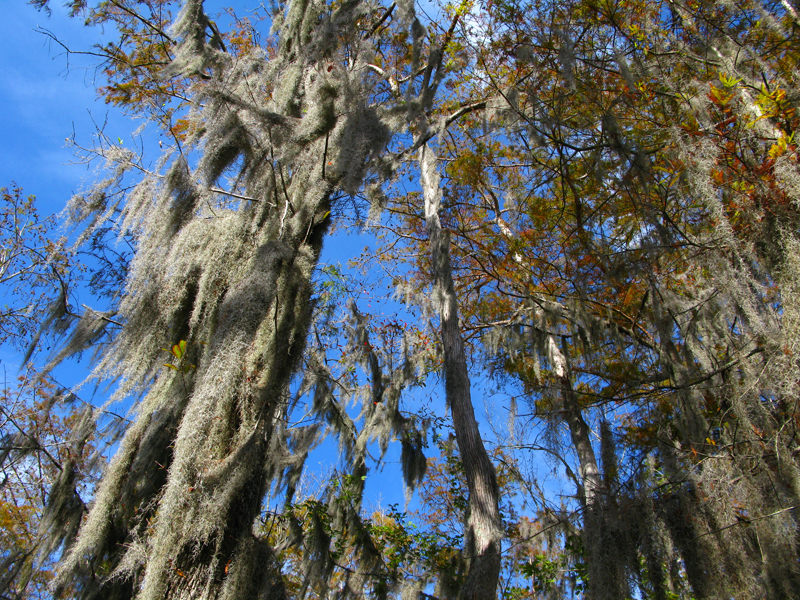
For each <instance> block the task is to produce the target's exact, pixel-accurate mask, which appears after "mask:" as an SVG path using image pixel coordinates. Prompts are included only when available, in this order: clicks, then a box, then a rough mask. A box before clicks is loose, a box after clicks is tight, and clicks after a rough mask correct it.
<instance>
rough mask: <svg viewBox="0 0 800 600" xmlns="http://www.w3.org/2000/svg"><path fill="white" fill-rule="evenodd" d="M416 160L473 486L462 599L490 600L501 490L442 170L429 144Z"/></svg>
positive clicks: (454, 400) (450, 377)
mask: <svg viewBox="0 0 800 600" xmlns="http://www.w3.org/2000/svg"><path fill="white" fill-rule="evenodd" d="M418 161H419V166H420V181H421V184H422V191H423V196H424V199H425V220H426V225H427V230H428V237H429V239H430V245H431V263H432V265H433V282H434V284H433V294H434V303H435V305H436V307H437V308H438V311H439V318H440V319H441V327H442V347H443V348H444V380H445V393H446V397H447V402H448V404H449V406H450V410H451V411H452V414H453V427H454V429H455V433H456V441H457V443H458V450H459V453H460V454H461V460H462V461H463V464H464V471H465V473H466V476H467V486H468V488H469V517H468V521H467V543H466V551H467V555H468V559H469V570H468V572H467V578H466V580H465V582H464V585H463V587H462V589H461V591H460V594H459V598H461V599H463V600H487V599H490V598H495V597H496V596H497V582H498V578H499V576H500V549H501V548H500V545H501V539H502V536H503V528H502V521H501V519H500V509H499V496H500V492H499V488H498V486H497V476H496V473H495V469H494V465H493V464H492V461H491V459H490V458H489V454H488V453H487V452H486V448H485V447H484V445H483V440H482V439H481V436H480V432H479V431H478V423H477V421H476V420H475V409H474V407H473V405H472V397H471V394H470V380H469V373H468V372H467V359H466V355H465V353H464V340H463V339H462V336H461V328H460V326H459V323H458V302H457V298H456V294H455V288H454V286H453V273H452V267H451V265H450V238H449V236H448V235H447V233H446V232H444V231H443V230H442V225H441V222H440V221H439V210H440V206H441V201H442V190H441V189H440V187H439V181H440V178H439V172H438V170H437V168H436V155H435V153H434V152H433V150H432V149H431V148H430V146H429V145H428V144H424V145H422V146H421V147H420V149H419V155H418Z"/></svg>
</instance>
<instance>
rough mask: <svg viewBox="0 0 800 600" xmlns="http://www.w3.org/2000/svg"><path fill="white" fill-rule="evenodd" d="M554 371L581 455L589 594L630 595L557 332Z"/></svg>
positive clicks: (599, 597) (601, 598) (551, 346)
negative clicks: (558, 343) (557, 343)
mask: <svg viewBox="0 0 800 600" xmlns="http://www.w3.org/2000/svg"><path fill="white" fill-rule="evenodd" d="M547 345H548V354H549V356H550V360H551V362H552V365H553V371H554V373H555V375H556V377H557V378H558V380H559V382H560V385H561V395H562V401H563V408H564V419H565V421H566V422H567V426H568V427H569V433H570V437H571V438H572V447H573V449H574V450H575V453H576V454H577V455H578V472H579V474H580V481H581V489H579V490H578V497H579V499H580V502H581V507H582V508H583V532H584V536H583V537H584V548H585V551H586V556H585V559H586V562H587V566H588V568H589V571H588V575H589V597H590V598H592V599H593V600H605V599H606V598H627V597H628V596H629V595H630V590H629V589H628V583H627V579H626V574H625V561H626V552H625V548H623V547H620V544H619V542H620V540H618V539H616V537H615V535H614V528H613V527H611V525H612V523H610V522H609V513H608V512H607V510H608V509H609V508H610V507H609V506H608V504H607V502H606V500H607V498H606V496H607V494H606V495H605V496H604V495H601V494H600V491H601V486H602V481H601V477H600V469H599V467H598V464H597V456H596V454H595V452H594V448H593V447H592V441H591V437H590V434H591V429H589V425H588V424H587V423H586V420H585V419H584V418H583V414H582V411H581V407H580V403H579V402H578V398H577V396H576V395H575V390H574V389H573V386H572V373H571V369H570V365H569V357H568V355H567V346H566V343H563V342H562V344H561V348H559V347H558V346H557V345H556V342H555V340H554V339H553V336H550V337H548V338H547Z"/></svg>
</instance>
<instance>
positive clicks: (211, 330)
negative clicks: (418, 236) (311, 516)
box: [55, 1, 497, 598]
mask: <svg viewBox="0 0 800 600" xmlns="http://www.w3.org/2000/svg"><path fill="white" fill-rule="evenodd" d="M74 6H75V9H76V10H79V9H84V8H85V7H86V5H85V4H84V3H76V4H75V5H74ZM164 7H165V5H164V3H146V5H145V9H146V10H147V11H150V13H151V15H153V14H155V13H158V14H159V19H161V20H155V19H151V18H148V17H147V16H143V14H141V13H139V12H137V10H136V7H134V6H129V5H128V4H126V3H121V2H111V3H104V4H102V5H99V6H98V7H97V8H96V9H93V10H92V11H91V12H90V16H91V18H92V19H93V20H95V21H98V22H113V23H118V22H120V21H122V24H123V26H122V28H121V31H123V32H124V34H123V36H122V40H123V42H121V43H120V44H119V45H115V46H110V47H108V48H106V49H104V50H103V52H104V54H105V55H106V56H107V58H108V64H109V70H108V71H107V74H108V76H109V77H110V78H111V81H112V83H111V85H110V86H108V87H107V88H106V93H107V94H108V96H107V97H108V98H109V99H110V100H112V101H114V102H119V103H122V104H124V105H125V106H128V105H129V103H131V102H136V101H138V100H140V99H145V100H146V101H147V102H145V104H146V105H147V106H148V107H151V108H152V107H153V106H158V104H159V101H160V100H161V99H167V101H168V102H169V101H170V99H173V100H172V101H173V102H177V107H178V108H177V109H178V110H179V109H180V108H181V107H186V106H191V107H192V112H190V113H189V114H188V115H187V117H186V119H187V120H186V121H184V123H185V125H184V126H183V127H184V128H183V129H179V130H176V127H177V125H175V126H172V125H170V123H171V121H170V118H168V117H164V118H163V119H161V120H159V124H160V125H161V126H163V127H167V128H169V131H170V132H171V134H172V135H173V138H174V142H175V145H174V147H173V149H172V155H171V156H169V155H168V156H167V157H166V158H165V159H164V163H163V164H164V170H163V174H162V173H161V172H160V171H159V172H153V171H149V170H147V169H145V168H144V166H143V165H141V163H139V162H138V161H137V158H136V156H135V155H134V154H133V153H131V152H129V151H127V150H124V149H123V148H122V147H121V146H119V145H114V144H111V145H110V146H109V145H107V140H105V139H101V146H100V147H99V148H98V149H97V151H98V153H99V154H102V156H103V157H105V158H106V159H107V160H108V161H109V166H111V167H113V172H112V175H111V177H110V178H109V179H107V180H105V181H103V182H101V184H99V185H98V187H97V188H96V189H95V190H93V191H92V192H91V193H89V194H87V195H84V196H79V197H76V198H74V199H73V200H72V202H71V204H70V209H69V210H70V212H71V214H72V215H73V220H74V221H76V222H81V221H83V222H88V229H87V234H86V235H91V233H92V232H93V231H96V230H97V229H98V228H100V227H103V226H104V225H105V223H106V221H107V219H109V217H111V216H117V217H118V219H119V223H120V224H119V231H120V232H121V233H123V234H125V233H127V232H135V244H136V248H137V250H136V255H135V256H134V258H133V261H132V263H131V267H130V274H129V275H128V278H127V281H126V294H125V295H124V296H122V297H121V300H120V303H119V306H118V308H117V309H115V312H116V313H117V314H115V315H114V320H113V321H112V320H111V318H110V315H109V314H107V313H96V312H87V313H86V315H85V316H84V318H83V319H82V320H81V322H80V323H78V324H77V325H76V327H75V330H74V332H73V335H72V337H71V339H70V340H69V342H68V343H67V345H66V347H65V348H64V350H62V351H61V352H60V353H59V354H58V355H57V356H56V359H55V360H58V359H60V358H61V357H63V356H66V355H68V354H69V353H70V352H72V351H76V350H79V349H81V348H82V347H84V346H85V344H86V343H89V342H90V341H91V340H92V339H95V338H96V337H97V336H98V335H99V334H100V333H101V332H102V331H104V330H105V329H106V328H107V327H108V325H109V324H113V325H115V326H117V327H119V330H118V332H117V333H116V335H115V338H114V340H113V342H112V344H111V346H110V348H109V349H108V350H107V351H106V352H105V353H104V355H103V357H102V358H101V359H100V361H99V364H98V366H97V368H96V373H98V374H100V375H101V376H102V377H103V378H110V379H114V378H118V379H120V380H121V382H122V383H121V386H120V391H119V393H120V394H125V393H128V392H130V391H134V390H141V391H143V392H145V395H144V399H143V400H142V402H141V403H140V405H139V408H138V418H137V421H136V423H135V424H134V425H133V426H132V427H131V428H130V429H129V431H128V432H127V434H126V437H125V439H124V441H123V443H122V447H121V449H120V451H119V453H118V454H117V456H116V457H115V459H114V461H113V462H112V464H111V466H110V468H109V471H108V473H107V475H106V477H105V478H104V480H103V482H102V484H101V486H100V487H99V488H98V491H97V495H96V498H95V503H94V505H93V508H92V510H91V512H90V514H89V516H88V519H87V521H86V523H85V524H84V525H83V527H82V529H81V534H80V536H79V537H78V540H77V541H76V543H75V544H74V545H73V546H72V547H71V548H69V549H68V553H67V555H66V557H65V558H64V560H63V561H62V567H61V570H60V574H59V577H58V578H57V580H56V583H55V589H56V592H57V593H64V592H65V590H66V586H67V585H70V586H74V587H75V588H76V593H77V594H78V595H80V596H82V597H94V596H96V595H101V596H103V597H108V598H124V597H130V596H133V595H135V596H136V597H141V598H156V597H162V596H163V595H165V594H168V595H170V597H173V596H174V597H193V598H194V597H198V598H199V597H225V596H233V595H235V596H237V597H238V596H240V595H242V594H245V595H247V594H259V595H267V596H270V597H272V596H274V597H283V596H285V594H286V591H285V589H284V585H283V582H282V578H281V576H280V567H279V566H278V564H277V563H276V561H275V553H274V550H273V548H271V546H270V544H269V542H268V540H267V539H264V538H261V537H256V536H254V535H253V533H252V525H253V522H254V520H255V519H256V517H257V516H258V515H259V513H260V509H261V502H262V499H263V498H264V496H265V494H266V493H267V491H268V490H269V489H270V488H272V487H273V486H276V487H277V488H278V490H279V491H282V490H284V489H285V490H286V492H287V494H288V496H287V498H286V501H287V503H288V502H291V490H292V487H291V485H289V486H288V487H286V488H283V487H282V485H283V484H284V483H286V482H287V480H288V479H290V478H291V476H292V475H291V474H292V473H294V472H296V470H297V469H298V467H299V465H298V464H295V463H296V462H297V456H298V455H299V456H302V455H303V454H304V453H305V452H306V450H307V448H308V447H309V446H310V445H311V444H312V443H313V442H314V440H315V439H316V437H315V435H314V429H313V428H311V429H309V428H302V429H300V430H298V431H296V432H294V431H290V430H289V429H288V426H287V421H288V416H289V413H290V411H291V408H292V403H291V398H290V396H289V386H290V382H291V380H292V377H293V376H294V375H295V373H296V372H297V370H298V368H299V367H300V365H301V359H302V357H303V352H304V348H305V344H306V338H307V335H308V331H309V327H310V324H311V320H312V314H313V312H312V308H313V307H312V304H311V295H312V291H313V285H312V275H313V273H314V269H315V267H316V262H317V260H318V257H319V252H320V249H321V247H322V242H323V239H324V233H325V231H326V230H327V228H328V226H329V223H330V222H331V220H332V218H333V215H335V213H336V212H338V211H340V210H342V208H343V204H344V202H345V201H346V198H347V196H353V195H355V194H356V193H357V192H358V191H359V190H360V189H362V187H363V186H365V185H367V187H369V184H370V182H378V183H379V182H381V181H382V180H383V179H385V178H386V177H387V175H388V174H390V173H391V169H392V166H393V159H392V157H391V156H388V157H387V155H386V152H385V149H386V147H387V145H388V144H389V142H390V141H391V140H392V136H393V135H394V134H395V133H396V132H398V131H400V130H401V129H403V128H404V127H405V124H406V123H407V122H409V121H412V120H413V119H415V118H416V116H417V115H418V113H419V111H420V110H426V107H427V105H428V104H429V103H430V101H431V97H432V96H433V94H434V93H435V86H431V85H430V83H431V79H430V78H431V75H432V74H433V81H434V82H435V81H436V80H437V79H438V77H439V69H440V64H439V62H440V60H439V59H437V58H436V55H435V54H434V55H432V58H431V59H430V60H429V61H428V64H427V66H426V68H425V74H424V76H423V75H422V74H415V71H416V70H417V69H418V68H419V60H420V58H419V56H420V51H421V49H422V48H423V46H424V42H425V37H424V28H422V27H421V25H420V23H419V21H418V20H417V19H416V17H414V14H413V8H412V7H411V6H406V5H404V6H401V7H399V8H397V10H398V12H399V13H400V15H399V18H398V19H397V23H396V26H397V27H399V28H400V33H399V35H403V36H404V35H405V33H404V29H405V28H406V27H407V26H408V25H411V32H412V35H411V38H412V39H411V42H410V43H409V44H407V48H406V50H405V52H406V53H408V54H410V55H412V56H413V58H412V60H411V61H404V62H403V64H401V65H399V66H400V68H402V69H406V70H408V71H409V72H410V73H411V75H410V78H409V79H410V80H411V81H412V83H413V81H414V80H416V79H417V78H421V79H422V80H423V83H422V85H421V86H420V88H419V90H414V89H413V87H414V86H413V84H410V85H409V91H408V93H407V94H406V96H407V97H410V96H411V95H412V94H413V95H415V96H416V99H415V100H413V101H402V100H401V101H399V102H388V101H386V99H385V94H384V90H383V89H382V88H381V86H380V85H379V84H380V83H382V80H381V79H378V78H376V76H375V72H376V67H375V65H372V64H371V63H369V60H371V57H372V55H373V53H374V45H375V42H374V41H373V39H372V36H373V34H374V33H375V32H376V31H377V29H378V28H380V27H382V26H384V25H383V24H384V22H385V21H386V20H387V19H388V17H389V16H390V15H391V13H392V12H393V11H394V10H395V8H396V7H395V5H392V6H391V7H389V8H388V9H386V8H382V7H380V6H378V5H371V4H367V3H347V4H343V5H341V6H340V5H336V4H334V5H331V6H328V5H325V4H321V3H303V2H297V3H292V4H289V5H287V6H281V7H280V9H279V10H278V11H276V12H275V13H274V14H273V15H272V19H273V27H274V29H275V31H276V32H277V33H276V36H275V39H274V45H273V42H272V41H271V42H270V43H269V44H267V46H266V48H261V47H258V46H255V45H253V46H251V47H247V48H245V49H244V50H242V49H241V48H238V49H234V50H233V51H230V52H229V51H228V49H227V47H226V41H225V40H224V39H223V37H222V35H221V34H220V33H219V31H218V30H217V28H216V26H215V25H214V23H213V22H212V21H211V20H210V19H209V18H208V17H207V16H206V15H205V14H204V13H203V10H202V3H201V2H199V1H190V2H187V3H186V4H185V5H184V7H183V8H182V10H181V12H180V14H179V15H178V18H177V21H176V24H175V25H174V26H173V28H172V29H171V30H170V31H171V32H170V33H169V34H167V33H165V31H164V27H163V25H162V23H163V17H162V13H161V12H160V11H161V9H162V8H164ZM137 21H138V23H137ZM392 25H393V26H395V23H392ZM239 50H242V51H241V52H240V51H239ZM268 57H269V60H267V58H268ZM145 59H146V60H145ZM142 61H144V62H142ZM378 71H380V68H378ZM175 77H177V78H178V80H177V83H175V85H172V83H170V85H169V86H166V87H165V85H164V82H165V81H169V82H173V81H174V79H171V78H175ZM167 88H168V89H167ZM175 98H177V100H174V99H175ZM409 99H410V98H409ZM398 100H400V99H398ZM140 110H141V109H140ZM149 110H150V108H146V109H145V113H146V114H148V115H149V116H151V117H152V116H153V115H152V114H150V113H148V111H149ZM159 114H160V113H159ZM159 118H160V117H159ZM184 132H185V133H184ZM194 150H197V151H199V152H200V157H199V161H198V163H197V164H196V165H194V164H192V163H191V161H190V158H189V157H190V152H192V151H194ZM137 170H138V171H139V172H140V174H141V176H142V179H141V181H140V182H139V183H137V184H135V187H134V188H133V189H132V190H131V191H127V190H130V189H131V188H130V187H128V186H127V179H126V177H129V175H128V173H129V172H131V171H137ZM225 179H227V181H224V180H225ZM154 199H155V200H154ZM164 249H168V250H167V252H166V254H165V253H164ZM201 249H202V251H201ZM355 318H356V320H357V318H358V317H357V315H356V317H355ZM355 331H356V333H358V331H359V329H358V326H356V328H355ZM359 335H360V334H359ZM164 346H166V348H167V349H168V351H169V352H170V354H171V355H172V357H173V359H174V360H173V361H172V362H170V363H169V364H168V365H167V366H168V367H169V369H168V370H165V369H164V368H163V367H162V365H163V360H164V358H163V357H164V355H163V350H162V348H164ZM364 358H365V359H366V360H367V361H368V362H369V363H372V362H374V356H372V355H371V354H370V353H369V352H367V353H366V355H364ZM370 368H371V369H372V370H373V371H375V367H373V366H371V367H370ZM448 379H450V378H448ZM379 381H380V380H379V378H378V377H375V379H374V380H373V385H374V386H375V387H376V388H377V389H376V394H379V397H381V396H382V395H384V394H387V393H388V388H386V389H384V387H383V386H380V385H379ZM316 385H317V388H321V387H322V383H321V382H317V383H316ZM324 395H325V394H324V392H322V393H321V396H323V397H324ZM395 402H396V399H395ZM387 404H388V403H387ZM318 408H319V410H321V411H323V412H322V413H321V414H319V415H318V417H319V418H320V419H323V420H324V419H325V418H326V414H328V415H329V413H327V412H326V411H327V408H328V407H327V405H326V404H325V403H322V404H321V405H320V406H319V407H318ZM466 408H467V409H468V410H471V406H469V404H467V405H466ZM403 423H404V421H403V420H398V421H396V424H397V426H398V427H401V428H402V426H403ZM367 435H368V436H371V435H372V433H371V432H368V433H367ZM473 437H475V436H474V435H473ZM357 442H358V440H357ZM472 443H473V444H475V443H478V444H480V439H479V438H477V439H474V440H473V442H472ZM418 445H419V444H418V443H416V442H415V443H412V444H409V447H410V448H414V447H417V446H418ZM361 446H363V443H362V442H358V443H357V444H356V448H357V449H358V452H356V453H355V454H354V456H353V460H354V464H353V465H352V468H353V471H354V475H356V476H357V475H360V474H361V473H363V472H364V468H365V467H364V465H363V452H364V448H363V447H361ZM408 464H409V465H412V464H413V461H411V462H409V463H408ZM482 468H484V469H486V468H488V469H490V470H491V463H486V464H484V465H483V467H482ZM409 476H410V477H411V478H412V480H413V476H414V472H413V471H411V473H410V474H409ZM172 514H181V515H182V519H181V521H180V522H179V523H175V522H174V521H172V520H171V519H169V518H168V515H172ZM478 537H479V538H480V535H479V536H478ZM478 550H479V555H482V554H483V553H484V549H483V548H482V547H481V548H479V549H478ZM496 553H497V551H496V550H494V549H492V550H491V551H490V553H489V554H494V555H496ZM317 554H320V552H317ZM321 555H323V558H324V557H325V556H326V555H327V551H324V552H321ZM493 560H496V557H495V558H493ZM264 564H268V565H271V567H270V568H268V569H264V568H263V565H264ZM476 564H478V562H476ZM477 571H478V570H477V569H476V572H477ZM472 577H473V580H474V582H475V584H473V585H478V584H480V585H484V584H486V585H489V586H490V587H489V589H493V587H494V586H493V584H492V582H491V580H492V577H493V578H494V579H495V580H496V573H495V574H494V575H491V574H490V576H489V578H487V579H481V578H478V577H476V576H475V575H473V576H472ZM375 593H376V594H379V595H381V594H385V591H383V592H379V591H376V592H375ZM469 596H470V597H472V596H474V593H472V592H470V593H469Z"/></svg>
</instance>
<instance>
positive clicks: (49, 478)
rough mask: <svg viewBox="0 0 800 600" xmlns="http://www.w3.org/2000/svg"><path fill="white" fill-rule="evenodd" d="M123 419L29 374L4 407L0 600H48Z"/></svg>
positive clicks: (5, 392)
mask: <svg viewBox="0 0 800 600" xmlns="http://www.w3.org/2000/svg"><path fill="white" fill-rule="evenodd" d="M123 425H124V419H122V418H121V417H119V416H117V415H113V414H111V413H108V412H106V411H102V410H95V409H93V408H92V406H91V405H89V404H87V403H85V402H82V401H81V400H80V399H79V398H78V397H77V396H75V394H73V393H71V392H69V391H68V390H65V389H64V388H63V387H61V386H58V385H56V384H55V383H54V382H52V381H50V380H46V379H42V378H40V377H39V376H38V374H37V373H36V372H34V371H33V370H32V369H30V368H27V369H26V370H25V371H24V372H23V373H22V374H21V375H20V376H19V377H18V378H17V381H16V385H15V386H13V387H12V386H9V385H8V383H7V382H4V385H3V389H2V406H0V473H1V474H2V482H1V483H0V521H1V522H2V524H3V527H2V535H0V560H1V561H2V562H0V565H2V569H1V570H0V595H2V597H3V598H48V597H50V595H49V591H48V585H49V583H50V582H51V581H52V579H53V577H54V574H55V569H56V565H57V558H58V557H57V553H58V549H59V546H61V544H63V543H67V544H69V543H70V542H71V540H73V539H74V537H75V534H76V533H77V530H78V527H79V525H80V522H81V519H82V518H83V516H85V513H86V510H87V509H86V501H87V499H88V498H89V496H90V495H91V491H92V489H93V487H94V486H95V485H96V484H97V481H98V480H99V478H100V474H101V473H102V470H103V467H104V466H105V462H106V461H105V456H106V455H107V452H108V449H109V447H110V446H112V445H113V444H114V443H115V442H116V441H117V440H118V439H119V431H120V430H121V428H122V426H123Z"/></svg>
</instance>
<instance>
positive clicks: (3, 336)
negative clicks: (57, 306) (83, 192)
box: [0, 184, 78, 347]
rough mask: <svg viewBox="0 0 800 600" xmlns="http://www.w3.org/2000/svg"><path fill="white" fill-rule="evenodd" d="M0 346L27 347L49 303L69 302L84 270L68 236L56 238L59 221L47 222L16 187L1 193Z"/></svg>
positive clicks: (33, 199) (2, 190)
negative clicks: (80, 269)
mask: <svg viewBox="0 0 800 600" xmlns="http://www.w3.org/2000/svg"><path fill="white" fill-rule="evenodd" d="M0 194H2V207H0V240H2V251H0V289H2V290H3V296H4V298H5V300H6V302H10V304H6V305H5V306H4V307H3V308H2V309H0V343H7V342H11V343H14V344H15V345H17V346H18V347H25V346H26V345H27V344H28V343H29V342H30V339H31V337H32V336H33V335H34V334H35V333H36V331H37V330H38V329H39V326H40V323H41V321H42V320H43V319H44V315H46V314H47V308H48V304H51V303H53V302H59V303H66V296H67V292H68V285H69V282H70V279H71V278H73V277H75V276H76V275H77V272H78V267H77V265H76V264H75V262H74V258H73V254H72V253H71V252H70V251H69V250H68V249H67V248H66V240H65V239H64V238H60V239H52V238H51V237H50V232H51V231H52V229H53V227H54V226H55V219H54V218H53V217H48V218H45V219H42V218H41V217H40V216H39V213H38V211H37V209H36V206H35V200H36V199H35V197H34V196H28V197H27V198H25V197H23V195H22V188H20V187H17V186H16V185H15V184H12V186H11V188H10V190H9V188H5V187H4V188H2V189H0Z"/></svg>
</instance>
